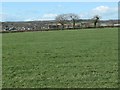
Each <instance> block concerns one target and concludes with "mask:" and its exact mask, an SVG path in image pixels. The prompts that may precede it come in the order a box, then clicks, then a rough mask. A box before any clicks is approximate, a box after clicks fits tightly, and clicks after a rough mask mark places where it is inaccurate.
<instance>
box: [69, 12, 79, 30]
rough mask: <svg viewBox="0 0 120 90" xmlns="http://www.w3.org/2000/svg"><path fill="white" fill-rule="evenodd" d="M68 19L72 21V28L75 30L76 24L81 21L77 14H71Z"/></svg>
mask: <svg viewBox="0 0 120 90" xmlns="http://www.w3.org/2000/svg"><path fill="white" fill-rule="evenodd" d="M68 18H69V19H70V20H72V23H73V25H72V27H73V29H75V23H76V20H78V19H79V16H78V15H77V14H74V13H69V14H68Z"/></svg>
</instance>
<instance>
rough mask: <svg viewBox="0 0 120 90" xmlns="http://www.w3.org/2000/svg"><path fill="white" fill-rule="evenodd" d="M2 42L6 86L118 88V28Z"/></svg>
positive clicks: (12, 36)
mask: <svg viewBox="0 0 120 90" xmlns="http://www.w3.org/2000/svg"><path fill="white" fill-rule="evenodd" d="M2 39H3V43H2V46H3V47H2V48H3V50H2V54H3V55H2V64H3V65H2V72H3V73H2V75H3V76H2V79H3V82H2V83H3V87H27V88H31V87H35V88H45V87H47V88H93V87H94V88H100V87H103V88H106V87H110V88H113V87H117V86H118V85H117V83H118V80H117V79H118V77H117V76H118V58H117V54H118V30H117V28H101V29H99V28H98V29H82V30H64V31H62V30H61V31H44V32H23V33H6V34H3V35H2Z"/></svg>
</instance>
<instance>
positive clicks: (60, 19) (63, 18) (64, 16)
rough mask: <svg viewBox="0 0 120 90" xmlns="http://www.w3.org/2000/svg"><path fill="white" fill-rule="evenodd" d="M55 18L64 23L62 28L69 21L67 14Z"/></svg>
mask: <svg viewBox="0 0 120 90" xmlns="http://www.w3.org/2000/svg"><path fill="white" fill-rule="evenodd" d="M55 20H56V21H57V22H58V23H60V24H61V25H62V29H64V24H65V23H66V21H67V14H61V15H58V16H57V17H56V18H55Z"/></svg>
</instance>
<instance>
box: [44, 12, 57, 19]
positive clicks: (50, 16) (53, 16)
mask: <svg viewBox="0 0 120 90" xmlns="http://www.w3.org/2000/svg"><path fill="white" fill-rule="evenodd" d="M56 16H57V14H52V13H50V14H44V15H43V18H55V17H56Z"/></svg>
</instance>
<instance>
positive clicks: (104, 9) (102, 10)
mask: <svg viewBox="0 0 120 90" xmlns="http://www.w3.org/2000/svg"><path fill="white" fill-rule="evenodd" d="M109 9H110V8H109V7H108V6H99V7H96V8H94V9H93V10H92V11H93V12H95V13H106V12H107V11H108V10H109Z"/></svg>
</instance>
